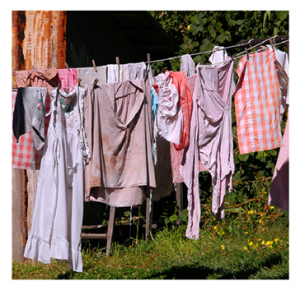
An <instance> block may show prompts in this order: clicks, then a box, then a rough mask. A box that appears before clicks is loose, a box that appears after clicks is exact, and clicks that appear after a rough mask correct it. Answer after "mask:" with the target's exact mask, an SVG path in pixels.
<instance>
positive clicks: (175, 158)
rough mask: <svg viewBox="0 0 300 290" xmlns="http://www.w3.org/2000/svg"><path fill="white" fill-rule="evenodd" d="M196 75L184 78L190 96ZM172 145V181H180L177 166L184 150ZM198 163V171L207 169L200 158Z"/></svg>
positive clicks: (180, 177)
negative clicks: (178, 149)
mask: <svg viewBox="0 0 300 290" xmlns="http://www.w3.org/2000/svg"><path fill="white" fill-rule="evenodd" d="M196 76H197V74H194V75H192V76H189V77H187V78H186V80H187V85H188V87H189V89H190V92H191V96H193V93H194V88H195V83H196ZM191 109H192V106H191ZM189 130H190V128H189ZM189 138H190V136H189ZM172 145H173V144H172ZM172 145H171V146H170V151H171V163H172V174H173V182H174V183H182V182H183V179H182V176H181V174H180V171H179V167H180V164H181V162H182V158H183V152H184V150H180V151H177V150H176V149H175V147H174V146H172ZM198 163H199V171H206V170H207V169H206V168H205V167H204V166H203V165H202V164H201V162H200V160H199V162H198Z"/></svg>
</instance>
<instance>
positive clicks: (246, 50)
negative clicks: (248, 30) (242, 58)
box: [245, 47, 249, 60]
mask: <svg viewBox="0 0 300 290" xmlns="http://www.w3.org/2000/svg"><path fill="white" fill-rule="evenodd" d="M245 52H246V55H247V60H249V54H248V49H247V47H245Z"/></svg>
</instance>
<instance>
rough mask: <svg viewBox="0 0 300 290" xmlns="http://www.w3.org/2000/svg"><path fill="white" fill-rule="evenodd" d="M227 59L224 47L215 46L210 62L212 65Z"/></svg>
mask: <svg viewBox="0 0 300 290" xmlns="http://www.w3.org/2000/svg"><path fill="white" fill-rule="evenodd" d="M227 57H228V55H227V51H226V50H225V49H224V46H214V48H213V52H212V54H211V56H210V57H209V59H208V60H209V61H210V62H211V63H212V64H218V63H220V62H223V61H225V60H226V58H227Z"/></svg>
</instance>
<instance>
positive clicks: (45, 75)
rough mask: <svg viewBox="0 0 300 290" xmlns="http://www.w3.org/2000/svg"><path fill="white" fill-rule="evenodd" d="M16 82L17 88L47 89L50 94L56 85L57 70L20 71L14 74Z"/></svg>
mask: <svg viewBox="0 0 300 290" xmlns="http://www.w3.org/2000/svg"><path fill="white" fill-rule="evenodd" d="M14 74H15V76H16V80H17V85H18V88H27V87H43V88H48V93H49V94H50V92H51V90H52V89H53V87H56V86H57V84H58V79H57V69H56V68H50V69H43V68H40V69H38V70H37V71H36V70H20V71H15V72H14Z"/></svg>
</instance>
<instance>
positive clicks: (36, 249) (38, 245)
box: [24, 236, 83, 272]
mask: <svg viewBox="0 0 300 290" xmlns="http://www.w3.org/2000/svg"><path fill="white" fill-rule="evenodd" d="M24 257H26V258H29V259H32V260H38V261H40V262H42V263H44V264H50V259H51V258H52V259H58V260H60V262H68V264H69V269H70V270H73V271H76V272H82V268H83V267H82V257H81V246H80V245H79V247H78V249H77V250H76V249H72V248H71V247H70V243H69V241H68V240H66V239H62V238H58V237H52V241H51V246H50V244H49V243H48V242H46V241H45V240H43V239H42V238H40V237H37V236H30V237H29V238H28V240H27V243H26V247H25V252H24Z"/></svg>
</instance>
